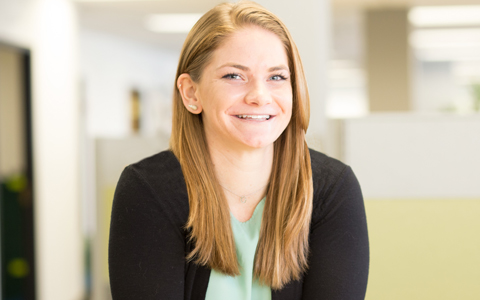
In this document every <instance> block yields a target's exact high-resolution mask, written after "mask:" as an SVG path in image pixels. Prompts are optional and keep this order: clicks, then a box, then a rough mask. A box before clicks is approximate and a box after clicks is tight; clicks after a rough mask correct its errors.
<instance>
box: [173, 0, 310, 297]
mask: <svg viewBox="0 0 480 300" xmlns="http://www.w3.org/2000/svg"><path fill="white" fill-rule="evenodd" d="M248 26H258V27H261V28H263V29H266V30H268V31H271V32H273V33H274V34H276V35H277V36H278V37H279V38H280V40H281V41H282V43H283V44H284V46H285V50H286V53H287V56H288V61H289V68H290V72H291V84H292V93H293V105H292V118H291V120H290V122H289V124H288V126H287V128H286V129H285V131H284V132H283V133H282V134H281V135H280V137H279V138H278V139H277V140H276V141H275V142H274V158H273V166H272V173H271V175H270V180H269V185H268V187H267V196H266V202H265V207H264V212H263V218H262V225H261V229H260V237H259V241H258V245H257V250H256V254H255V263H254V271H253V272H254V276H255V277H256V278H257V279H258V280H259V282H260V283H261V284H264V285H268V286H270V287H271V288H272V289H281V288H282V287H283V286H284V285H285V284H287V283H288V282H290V281H291V280H298V279H300V277H301V276H302V273H303V272H304V271H306V269H307V266H308V263H307V259H308V249H309V247H308V238H309V227H310V220H311V214H312V197H313V196H312V195H313V187H312V170H311V165H310V154H309V150H308V147H307V145H306V142H305V132H306V130H307V127H308V122H309V116H310V104H309V96H308V90H307V84H306V81H305V76H304V72H303V67H302V63H301V61H300V56H299V53H298V50H297V48H296V46H295V44H294V42H293V40H292V37H291V36H290V33H289V32H288V30H287V28H286V27H285V25H284V24H283V23H282V22H281V21H280V20H279V19H278V17H276V16H275V15H274V14H272V13H271V12H269V11H268V10H266V9H265V8H263V7H261V6H260V5H258V4H256V3H254V2H239V3H224V4H220V5H218V6H216V7H214V8H213V9H212V10H210V11H209V12H207V13H206V14H205V15H204V16H203V17H202V18H200V20H199V21H198V22H197V23H196V24H195V26H194V27H193V28H192V30H191V31H190V33H189V34H188V36H187V38H186V40H185V43H184V45H183V49H182V52H181V55H180V61H179V64H178V69H177V75H176V79H178V77H179V76H180V75H181V74H183V73H187V74H189V75H190V77H191V78H192V80H193V81H195V82H198V81H199V80H200V77H201V76H202V71H203V70H204V69H205V67H206V66H207V64H208V63H209V62H210V60H211V58H212V55H213V53H214V50H215V49H217V48H218V47H219V46H220V45H222V43H223V42H225V40H226V39H227V38H228V37H230V36H231V35H232V34H233V33H235V32H237V31H239V30H241V29H242V28H246V27H248ZM170 147H171V150H172V151H173V153H174V154H175V156H176V157H177V158H178V160H179V162H180V165H181V167H182V171H183V175H184V177H185V182H186V186H187V191H188V198H189V204H190V213H189V218H188V222H187V224H186V228H187V229H188V230H189V232H190V233H189V234H190V241H191V242H192V243H193V250H192V251H191V252H190V253H189V254H188V256H187V259H189V260H193V261H194V262H195V263H197V264H200V265H206V266H208V267H210V268H212V269H215V270H217V271H219V272H222V273H224V274H227V275H231V276H235V275H239V274H240V270H239V265H238V261H237V256H236V250H235V242H234V238H233V233H232V229H231V226H230V212H229V207H228V203H227V201H226V198H225V195H224V191H223V190H222V188H221V186H220V185H219V182H218V180H217V178H216V177H215V172H214V168H213V164H212V160H211V158H210V154H209V150H208V146H207V142H206V137H205V132H204V126H203V123H202V116H201V114H192V113H190V112H189V111H188V110H187V109H186V108H185V106H184V104H183V102H182V97H181V95H180V92H179V91H178V89H177V88H176V81H175V89H174V96H173V128H172V136H171V139H170Z"/></svg>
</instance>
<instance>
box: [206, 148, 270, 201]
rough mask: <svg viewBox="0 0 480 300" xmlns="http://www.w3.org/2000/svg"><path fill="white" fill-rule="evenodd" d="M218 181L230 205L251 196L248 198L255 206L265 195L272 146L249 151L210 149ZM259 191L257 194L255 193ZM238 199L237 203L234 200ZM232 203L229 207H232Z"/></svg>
mask: <svg viewBox="0 0 480 300" xmlns="http://www.w3.org/2000/svg"><path fill="white" fill-rule="evenodd" d="M209 150H210V156H211V159H212V162H213V165H214V169H215V174H216V176H217V179H218V181H219V183H220V185H222V186H223V187H224V189H225V192H226V195H227V194H228V193H229V194H233V195H230V196H229V195H227V199H228V200H229V203H230V202H232V203H233V204H235V202H239V200H240V197H241V196H245V195H249V194H251V193H254V195H252V196H251V197H249V198H252V199H248V200H250V202H254V203H255V205H256V203H258V202H259V201H260V200H261V199H262V198H263V196H264V195H265V191H266V186H267V184H268V180H269V178H270V173H271V170H272V162H273V145H271V146H268V147H266V148H261V149H252V150H250V151H245V150H243V151H239V150H235V149H219V148H217V147H210V149H209ZM257 191H258V192H257ZM235 199H237V201H235ZM232 203H231V204H232Z"/></svg>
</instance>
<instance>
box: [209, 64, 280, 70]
mask: <svg viewBox="0 0 480 300" xmlns="http://www.w3.org/2000/svg"><path fill="white" fill-rule="evenodd" d="M225 67H232V68H236V69H240V70H242V71H250V68H249V67H246V66H243V65H239V64H236V63H226V64H224V65H221V66H220V67H218V68H217V70H218V69H221V68H225ZM279 70H285V71H287V72H290V70H289V69H288V67H287V66H285V65H278V66H275V67H271V68H269V69H268V72H274V71H279Z"/></svg>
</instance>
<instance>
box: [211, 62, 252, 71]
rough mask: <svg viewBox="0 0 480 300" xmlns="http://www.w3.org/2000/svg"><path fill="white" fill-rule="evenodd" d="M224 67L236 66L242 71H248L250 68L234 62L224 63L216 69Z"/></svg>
mask: <svg viewBox="0 0 480 300" xmlns="http://www.w3.org/2000/svg"><path fill="white" fill-rule="evenodd" d="M225 67H232V68H237V69H240V70H242V71H250V68H249V67H246V66H242V65H239V64H236V63H226V64H224V65H221V66H220V67H218V68H217V70H218V69H221V68H225Z"/></svg>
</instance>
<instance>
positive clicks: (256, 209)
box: [230, 197, 266, 225]
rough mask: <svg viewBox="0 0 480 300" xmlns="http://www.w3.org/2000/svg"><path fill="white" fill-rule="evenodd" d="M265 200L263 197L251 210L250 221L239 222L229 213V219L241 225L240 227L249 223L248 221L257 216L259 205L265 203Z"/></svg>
mask: <svg viewBox="0 0 480 300" xmlns="http://www.w3.org/2000/svg"><path fill="white" fill-rule="evenodd" d="M265 198H266V197H263V198H262V200H260V201H258V203H257V206H255V209H254V210H253V214H252V216H251V217H250V219H248V220H246V221H245V222H241V221H239V220H238V219H237V218H236V217H235V216H234V215H233V214H232V212H231V211H230V217H231V218H232V219H233V220H235V221H236V222H237V223H239V224H242V225H244V224H248V223H250V221H251V220H252V219H254V217H255V216H256V215H257V211H258V206H259V205H260V203H262V202H264V201H265Z"/></svg>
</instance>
